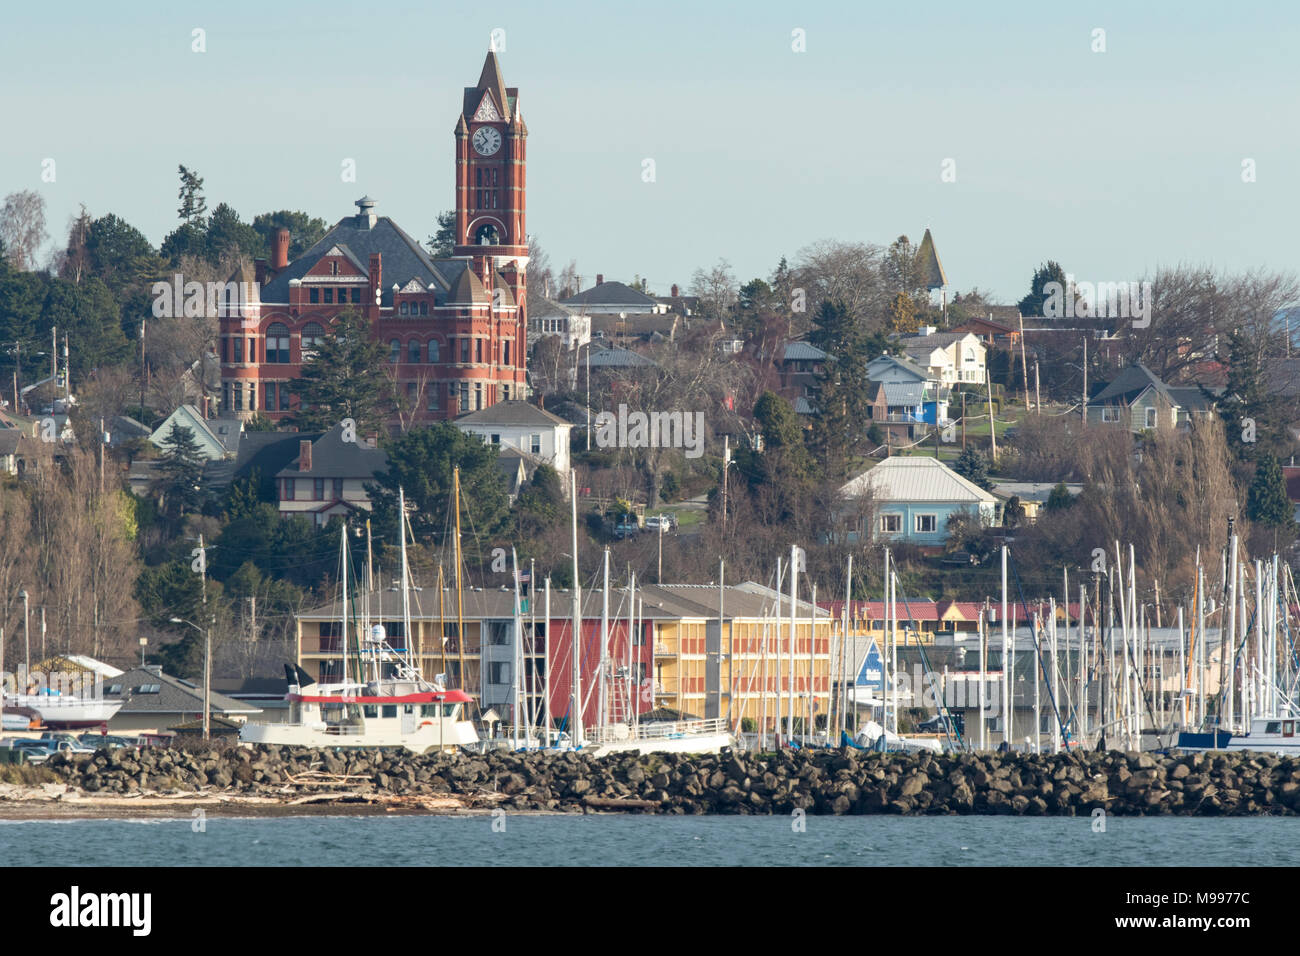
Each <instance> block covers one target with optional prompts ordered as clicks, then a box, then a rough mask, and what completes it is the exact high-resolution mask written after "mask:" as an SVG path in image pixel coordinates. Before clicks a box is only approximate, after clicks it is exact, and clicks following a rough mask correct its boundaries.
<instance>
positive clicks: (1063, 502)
mask: <svg viewBox="0 0 1300 956" xmlns="http://www.w3.org/2000/svg"><path fill="white" fill-rule="evenodd" d="M1073 504H1074V495H1072V494H1070V489H1069V488H1067V487H1065V482H1063V481H1058V482H1057V483H1056V484H1055V485H1053V486H1052V493H1051V494H1049V495H1048V496H1047V503H1046V504H1045V505H1043V508H1044V510H1046V511H1063V510H1065V509H1066V508H1068V507H1070V506H1071V505H1073Z"/></svg>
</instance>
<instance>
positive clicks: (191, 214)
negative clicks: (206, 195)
mask: <svg viewBox="0 0 1300 956" xmlns="http://www.w3.org/2000/svg"><path fill="white" fill-rule="evenodd" d="M180 175H181V191H180V193H179V194H178V195H179V199H180V201H181V207H180V208H179V209H177V210H176V215H178V216H179V217H180V218H181V219H182V220H183V221H184V222H189V223H202V221H203V214H204V213H206V212H207V211H208V204H207V202H206V201H204V199H203V178H202V177H201V176H199V174H198V173H196V172H193V171H192V170H190V169H187V168H186V167H185V166H181V167H180Z"/></svg>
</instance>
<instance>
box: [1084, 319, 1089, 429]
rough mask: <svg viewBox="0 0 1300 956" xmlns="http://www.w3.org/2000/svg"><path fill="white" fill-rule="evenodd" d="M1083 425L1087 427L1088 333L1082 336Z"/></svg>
mask: <svg viewBox="0 0 1300 956" xmlns="http://www.w3.org/2000/svg"><path fill="white" fill-rule="evenodd" d="M1083 427H1084V428H1087V427H1088V335H1087V333H1086V332H1085V333H1084V336H1083Z"/></svg>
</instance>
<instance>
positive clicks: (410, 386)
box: [406, 382, 416, 406]
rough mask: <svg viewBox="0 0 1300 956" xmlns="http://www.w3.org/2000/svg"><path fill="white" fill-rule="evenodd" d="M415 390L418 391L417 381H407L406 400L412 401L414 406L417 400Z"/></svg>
mask: <svg viewBox="0 0 1300 956" xmlns="http://www.w3.org/2000/svg"><path fill="white" fill-rule="evenodd" d="M415 392H416V383H415V382H407V383H406V400H407V401H408V402H410V403H411V405H412V406H414V405H415V401H416V396H415Z"/></svg>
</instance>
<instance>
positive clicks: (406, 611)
mask: <svg viewBox="0 0 1300 956" xmlns="http://www.w3.org/2000/svg"><path fill="white" fill-rule="evenodd" d="M397 534H398V537H400V538H401V541H402V548H401V552H402V644H403V645H405V648H406V663H407V666H410V664H411V593H410V591H409V590H408V589H407V581H408V577H407V575H408V573H409V572H408V571H407V567H406V492H405V491H404V490H403V489H402V488H400V487H399V488H398V489H397Z"/></svg>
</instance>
